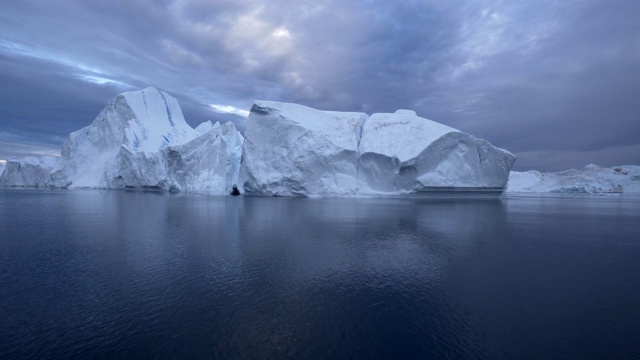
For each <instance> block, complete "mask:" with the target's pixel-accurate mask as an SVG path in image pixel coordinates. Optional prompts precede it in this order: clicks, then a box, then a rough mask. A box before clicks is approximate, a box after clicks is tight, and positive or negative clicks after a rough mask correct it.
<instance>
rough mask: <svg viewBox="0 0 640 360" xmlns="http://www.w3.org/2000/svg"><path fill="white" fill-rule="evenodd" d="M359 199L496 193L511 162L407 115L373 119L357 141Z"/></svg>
mask: <svg viewBox="0 0 640 360" xmlns="http://www.w3.org/2000/svg"><path fill="white" fill-rule="evenodd" d="M359 153H360V161H359V163H360V174H359V182H358V192H359V193H360V194H408V193H415V192H421V191H441V190H447V191H449V190H451V191H456V190H471V191H502V190H503V188H504V187H505V185H506V183H507V180H508V178H509V171H510V170H511V167H512V165H513V163H514V161H515V159H516V157H515V156H514V155H513V154H511V153H510V152H508V151H506V150H503V149H499V148H497V147H495V146H493V145H491V143H489V142H488V141H486V140H482V139H477V138H476V137H474V136H472V135H469V134H466V133H464V132H461V131H459V130H456V129H454V128H452V127H449V126H446V125H443V124H440V123H437V122H435V121H432V120H428V119H425V118H421V117H419V116H417V115H416V113H415V112H414V111H411V110H398V111H396V112H395V113H392V114H383V113H379V114H373V115H371V117H369V118H368V119H367V120H366V121H365V123H364V124H363V127H362V135H361V139H360V149H359Z"/></svg>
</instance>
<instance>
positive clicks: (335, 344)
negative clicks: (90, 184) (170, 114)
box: [0, 190, 640, 359]
mask: <svg viewBox="0 0 640 360" xmlns="http://www.w3.org/2000/svg"><path fill="white" fill-rule="evenodd" d="M69 357H74V358H84V359H98V358H220V359H234V358H237V359H241V358H242V359H244V358H254V359H321V358H325V359H345V358H350V359H376V358H389V359H391V358H394V359H409V358H513V359H541V358H549V359H558V358H576V359H580V358H582V359H586V358H600V359H602V358H639V357H640V198H629V199H625V198H618V197H540V198H535V197H515V198H504V199H469V198H420V199H290V198H252V197H210V196H204V195H200V196H198V195H170V194H166V193H156V192H124V191H102V192H101V191H29V190H22V191H18V190H13V191H8V190H5V191H0V358H2V359H11V358H69Z"/></svg>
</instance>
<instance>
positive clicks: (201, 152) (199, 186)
mask: <svg viewBox="0 0 640 360" xmlns="http://www.w3.org/2000/svg"><path fill="white" fill-rule="evenodd" d="M242 142H243V138H242V135H240V133H238V132H237V131H236V129H235V126H234V125H233V124H232V123H227V124H224V125H220V124H219V123H216V124H212V123H211V122H210V121H209V122H206V123H203V124H201V125H200V126H198V127H197V128H196V129H193V128H191V127H190V126H189V125H188V124H187V122H186V121H185V119H184V116H183V115H182V110H181V109H180V106H179V104H178V102H177V100H176V99H174V98H173V97H171V96H169V95H168V94H167V93H165V92H162V91H158V90H156V89H155V88H152V87H149V88H146V89H144V90H141V91H134V92H126V93H122V94H120V95H118V96H116V97H115V98H114V99H112V100H111V101H109V102H108V104H107V106H106V107H105V108H104V109H103V110H102V111H101V112H100V114H99V115H98V117H96V119H95V120H94V121H93V122H92V123H91V124H90V125H89V126H87V127H85V128H82V129H80V130H78V131H75V132H73V133H71V134H69V136H68V137H67V139H66V140H65V142H64V144H63V145H62V151H61V154H62V156H61V157H60V158H58V159H57V160H56V161H53V160H50V159H46V158H41V159H39V160H38V159H29V158H27V159H22V160H11V161H9V162H8V163H7V164H8V166H7V170H8V171H6V172H5V173H3V174H2V176H0V184H2V185H5V186H50V187H59V188H101V189H121V188H156V189H163V190H177V191H189V192H209V193H215V194H228V193H229V192H230V191H232V188H233V186H235V183H236V182H237V177H238V172H239V169H238V165H236V164H239V163H240V159H239V157H240V155H239V154H240V153H241V148H242ZM198 156H201V158H199V159H195V158H197V157H198Z"/></svg>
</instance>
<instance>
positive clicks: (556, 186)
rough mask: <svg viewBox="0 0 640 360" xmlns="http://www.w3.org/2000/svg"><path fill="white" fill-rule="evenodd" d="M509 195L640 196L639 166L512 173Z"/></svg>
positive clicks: (594, 166)
mask: <svg viewBox="0 0 640 360" xmlns="http://www.w3.org/2000/svg"><path fill="white" fill-rule="evenodd" d="M507 192H510V193H565V194H566V193H569V194H579V193H583V194H622V193H640V166H637V165H623V166H614V167H609V168H603V167H600V166H597V165H593V164H591V165H587V166H585V167H584V168H583V169H572V170H565V171H559V172H549V173H542V172H539V171H535V170H530V171H524V172H519V171H512V172H511V174H510V175H509V183H508V186H507Z"/></svg>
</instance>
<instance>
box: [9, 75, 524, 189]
mask: <svg viewBox="0 0 640 360" xmlns="http://www.w3.org/2000/svg"><path fill="white" fill-rule="evenodd" d="M514 160H515V156H513V155H512V154H511V153H509V152H508V151H505V150H502V149H498V148H496V147H494V146H493V145H491V144H490V143H488V142H486V141H484V140H481V139H477V138H475V137H473V136H471V135H469V134H465V133H463V132H460V131H458V130H456V129H454V128H451V127H448V126H445V125H442V124H439V123H436V122H434V121H431V120H427V119H424V118H421V117H418V116H417V115H416V113H415V112H413V111H410V110H398V111H396V112H395V113H392V114H373V115H371V116H368V115H367V114H364V113H358V112H335V111H321V110H316V109H312V108H309V107H306V106H303V105H297V104H289V103H280V102H269V101H257V102H256V103H255V104H254V106H253V107H252V109H251V113H250V116H249V118H248V120H247V125H246V132H245V137H243V136H242V135H241V134H240V133H239V132H238V131H237V130H236V128H235V126H234V125H233V123H230V122H228V123H226V124H224V125H220V123H215V124H213V123H211V122H205V123H202V124H200V125H199V126H198V127H197V128H195V129H193V128H191V127H190V126H189V125H188V124H187V123H186V121H185V119H184V117H183V115H182V111H181V109H180V106H179V105H178V102H177V101H176V100H175V99H174V98H172V97H171V96H169V95H168V94H166V93H164V92H161V91H158V90H156V89H154V88H146V89H144V90H141V91H135V92H127V93H123V94H120V95H118V96H116V97H115V98H114V99H112V100H111V101H109V103H108V104H107V106H106V107H105V108H104V109H103V110H102V111H101V112H100V114H99V115H98V117H97V118H96V119H95V120H94V121H93V122H92V123H91V124H90V125H89V126H87V127H85V128H83V129H80V130H78V131H76V132H73V133H71V134H70V135H69V136H68V137H67V139H66V140H65V142H64V144H63V146H62V151H61V156H60V157H42V158H25V159H22V160H15V159H11V160H9V161H8V162H7V165H6V170H5V171H4V173H2V175H0V185H3V186H29V187H60V188H104V189H122V188H155V189H162V190H176V191H186V192H206V193H213V194H231V193H238V192H239V193H245V194H254V195H268V196H361V195H362V196H379V195H398V194H410V193H416V192H420V191H436V190H491V191H502V190H503V188H504V186H505V184H506V182H507V179H508V174H509V171H510V169H511V166H512V164H513V162H514Z"/></svg>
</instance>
